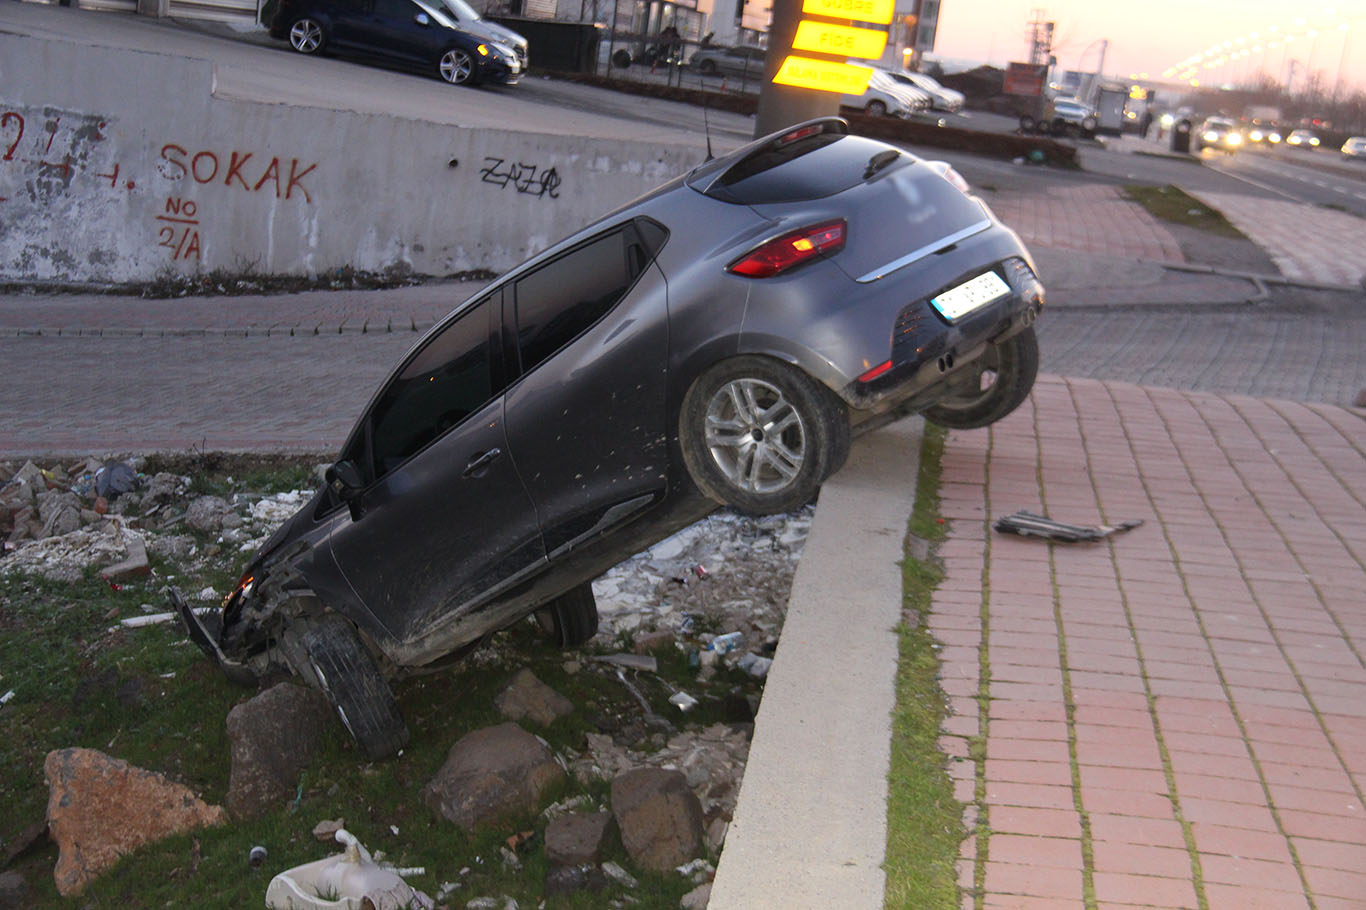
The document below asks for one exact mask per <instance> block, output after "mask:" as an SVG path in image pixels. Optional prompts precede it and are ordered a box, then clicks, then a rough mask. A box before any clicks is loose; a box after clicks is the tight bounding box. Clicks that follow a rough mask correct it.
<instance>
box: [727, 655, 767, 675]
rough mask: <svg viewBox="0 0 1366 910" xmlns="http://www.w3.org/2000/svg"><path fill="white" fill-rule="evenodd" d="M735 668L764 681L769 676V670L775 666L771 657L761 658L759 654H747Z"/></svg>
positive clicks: (736, 663) (737, 662)
mask: <svg viewBox="0 0 1366 910" xmlns="http://www.w3.org/2000/svg"><path fill="white" fill-rule="evenodd" d="M735 666H736V667H738V668H739V669H741V670H743V671H745V672H746V673H748V674H749V675H750V676H753V677H754V678H756V679H762V678H763V677H765V676H767V675H768V671H769V668H770V667H772V666H773V659H772V658H771V657H760V656H759V655H758V654H745V655H744V656H742V657H741V658H740V659H739V660H738V661H736V662H735Z"/></svg>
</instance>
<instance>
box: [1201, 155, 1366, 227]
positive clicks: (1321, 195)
mask: <svg viewBox="0 0 1366 910" xmlns="http://www.w3.org/2000/svg"><path fill="white" fill-rule="evenodd" d="M1206 155H1207V156H1209V157H1208V160H1206V162H1205V164H1206V166H1207V167H1211V168H1213V169H1214V170H1217V171H1221V172H1223V173H1225V174H1229V175H1232V176H1234V177H1236V178H1237V179H1239V180H1241V181H1243V182H1244V183H1246V184H1249V185H1251V186H1254V187H1257V188H1259V189H1262V190H1265V191H1267V192H1269V193H1272V194H1274V195H1275V196H1277V197H1278V198H1283V199H1291V200H1294V201H1296V202H1304V203H1308V204H1310V205H1325V206H1332V207H1334V208H1339V209H1342V210H1343V211H1347V212H1351V213H1352V214H1354V215H1358V216H1360V217H1363V218H1366V162H1360V161H1344V160H1343V159H1342V157H1341V153H1340V152H1338V151H1337V150H1336V149H1317V150H1315V151H1289V152H1281V151H1276V152H1263V151H1260V150H1253V151H1249V152H1238V153H1236V154H1233V155H1219V154H1216V153H1213V152H1207V153H1206Z"/></svg>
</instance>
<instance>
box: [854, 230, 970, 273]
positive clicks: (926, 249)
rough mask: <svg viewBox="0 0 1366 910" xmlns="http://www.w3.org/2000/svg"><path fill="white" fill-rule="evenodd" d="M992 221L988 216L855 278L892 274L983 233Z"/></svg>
mask: <svg viewBox="0 0 1366 910" xmlns="http://www.w3.org/2000/svg"><path fill="white" fill-rule="evenodd" d="M991 223H992V222H991V219H989V218H988V219H985V220H983V221H979V222H977V223H976V224H973V225H969V226H968V227H965V228H963V229H962V230H961V231H956V232H955V233H952V234H950V235H948V236H947V237H943V238H940V239H939V240H936V241H935V242H934V243H930V244H926V245H925V246H922V247H921V248H920V249H918V250H912V251H911V252H909V253H907V254H906V255H905V256H902V257H901V258H900V259H896V260H893V261H892V262H889V263H887V264H886V265H884V266H882V267H881V268H876V269H873V271H871V272H869V273H868V274H866V275H862V276H860V277H858V278H856V279H854V280H855V281H857V282H858V283H859V284H867V283H868V282H870V281H877V280H878V279H879V278H882V277H884V276H886V275H890V274H891V273H892V272H895V271H896V270H897V269H902V268H905V267H906V266H908V265H910V264H911V263H913V262H918V261H920V260H921V259H924V258H925V257H927V256H930V255H932V254H933V253H935V252H937V251H938V250H942V249H943V248H944V247H946V246H953V245H954V244H955V243H958V242H959V241H961V240H967V239H968V238H969V237H971V236H972V235H973V234H980V233H982V232H983V231H985V230H986V229H987V228H989V227H991Z"/></svg>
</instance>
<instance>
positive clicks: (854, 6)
mask: <svg viewBox="0 0 1366 910" xmlns="http://www.w3.org/2000/svg"><path fill="white" fill-rule="evenodd" d="M895 7H896V0H802V12H803V13H806V14H809V15H812V16H825V17H826V18H829V19H853V20H854V21H855V22H873V23H876V24H878V25H886V24H887V23H889V22H891V21H892V12H893V10H894V9H895Z"/></svg>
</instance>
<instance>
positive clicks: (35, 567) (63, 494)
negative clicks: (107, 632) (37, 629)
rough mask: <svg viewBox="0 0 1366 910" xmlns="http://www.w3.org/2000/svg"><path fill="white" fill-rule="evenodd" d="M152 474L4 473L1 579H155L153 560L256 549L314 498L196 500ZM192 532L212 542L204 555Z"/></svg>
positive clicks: (183, 482) (118, 469)
mask: <svg viewBox="0 0 1366 910" xmlns="http://www.w3.org/2000/svg"><path fill="white" fill-rule="evenodd" d="M145 465H146V461H145V459H142V458H129V459H127V460H126V461H107V462H100V461H98V460H96V459H89V460H86V461H81V462H76V463H74V464H68V465H52V466H49V467H39V466H38V465H35V464H34V463H33V462H31V461H29V462H25V463H24V464H23V466H22V467H20V468H18V469H17V470H15V469H13V468H12V467H11V466H7V465H2V464H0V538H3V541H4V543H3V555H0V572H4V573H7V574H8V573H14V572H25V573H29V574H33V575H40V576H42V577H44V578H47V579H48V580H51V581H65V582H75V581H78V580H79V579H80V578H81V577H82V576H83V574H84V572H85V571H86V569H88V568H90V567H92V566H93V567H95V568H98V569H99V570H100V575H101V576H103V577H104V578H106V579H108V580H110V581H111V582H117V581H119V580H121V579H124V578H131V577H135V576H140V575H148V574H150V571H151V570H150V567H149V565H148V562H147V554H148V552H151V553H152V554H154V555H157V556H161V557H164V558H166V559H168V560H171V561H174V562H177V563H179V564H181V565H182V567H184V568H197V567H202V565H203V563H204V562H205V561H206V560H208V559H210V558H213V557H215V556H219V555H220V554H229V553H235V552H238V551H250V550H253V549H255V548H256V547H257V546H259V545H260V544H261V543H263V542H264V541H265V539H266V537H267V536H268V535H269V534H270V532H271V531H273V530H274V528H275V527H276V526H277V525H279V523H280V522H281V521H283V520H284V519H286V518H288V517H289V516H290V515H291V514H293V512H294V511H295V510H297V509H298V508H299V506H301V505H302V504H303V503H304V501H305V500H306V498H307V494H304V493H302V492H300V491H297V490H296V491H293V492H289V493H281V494H275V495H272V496H264V495H261V494H252V493H240V494H234V495H233V496H232V497H231V499H225V498H223V497H219V496H208V495H194V494H193V493H192V492H191V478H189V477H187V476H183V475H178V474H171V473H168V472H164V471H163V472H157V473H155V474H152V475H150V476H149V475H147V474H143V473H142V469H143V467H145ZM192 532H201V533H203V534H209V535H212V536H213V537H214V540H215V542H214V543H211V544H209V545H207V546H203V545H201V544H200V542H199V541H198V540H197V539H196V537H195V535H194V534H193V533H192ZM202 593H204V599H206V600H207V599H216V598H217V596H218V595H217V594H215V593H214V592H202Z"/></svg>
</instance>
